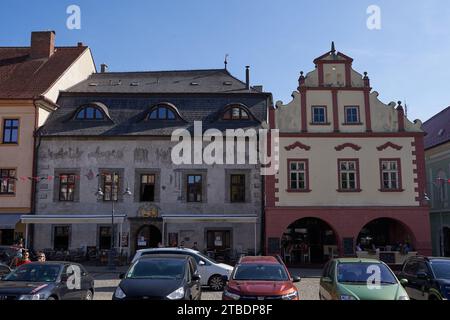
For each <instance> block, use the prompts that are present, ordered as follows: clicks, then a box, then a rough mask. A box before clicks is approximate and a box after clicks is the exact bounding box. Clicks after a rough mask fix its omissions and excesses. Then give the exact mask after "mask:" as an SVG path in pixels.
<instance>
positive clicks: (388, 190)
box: [378, 189, 405, 192]
mask: <svg viewBox="0 0 450 320" xmlns="http://www.w3.org/2000/svg"><path fill="white" fill-rule="evenodd" d="M378 191H380V192H403V191H405V190H404V189H378Z"/></svg>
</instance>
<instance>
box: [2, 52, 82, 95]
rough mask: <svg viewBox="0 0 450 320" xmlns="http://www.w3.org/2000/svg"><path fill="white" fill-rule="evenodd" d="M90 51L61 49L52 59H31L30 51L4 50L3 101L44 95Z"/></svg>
mask: <svg viewBox="0 0 450 320" xmlns="http://www.w3.org/2000/svg"><path fill="white" fill-rule="evenodd" d="M86 49H87V47H85V46H78V47H57V48H56V49H55V53H54V54H53V55H52V56H51V57H50V58H48V59H31V58H30V56H29V53H30V48H29V47H16V48H15V47H0V99H32V98H35V97H38V96H40V95H42V94H43V93H45V92H46V91H47V90H48V89H49V88H50V87H51V86H52V84H53V83H54V82H55V81H56V80H58V78H59V77H60V76H61V75H62V74H63V73H64V71H65V70H67V69H68V68H69V67H70V66H71V65H72V63H73V62H75V60H76V59H77V58H78V57H79V56H80V55H81V54H82V53H83V52H84V51H85V50H86Z"/></svg>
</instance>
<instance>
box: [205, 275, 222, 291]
mask: <svg viewBox="0 0 450 320" xmlns="http://www.w3.org/2000/svg"><path fill="white" fill-rule="evenodd" d="M208 285H209V287H210V288H211V289H212V290H214V291H222V290H223V287H224V286H225V284H224V282H223V280H222V276H220V275H215V276H212V277H211V278H209V281H208Z"/></svg>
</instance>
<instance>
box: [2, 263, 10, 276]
mask: <svg viewBox="0 0 450 320" xmlns="http://www.w3.org/2000/svg"><path fill="white" fill-rule="evenodd" d="M10 272H11V269H10V268H9V267H8V266H7V265H6V264H3V263H0V278H1V277H4V276H6V275H7V274H9V273H10Z"/></svg>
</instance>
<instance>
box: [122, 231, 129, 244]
mask: <svg viewBox="0 0 450 320" xmlns="http://www.w3.org/2000/svg"><path fill="white" fill-rule="evenodd" d="M128 237H129V234H128V232H123V233H122V235H121V237H120V244H121V246H122V248H128Z"/></svg>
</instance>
